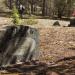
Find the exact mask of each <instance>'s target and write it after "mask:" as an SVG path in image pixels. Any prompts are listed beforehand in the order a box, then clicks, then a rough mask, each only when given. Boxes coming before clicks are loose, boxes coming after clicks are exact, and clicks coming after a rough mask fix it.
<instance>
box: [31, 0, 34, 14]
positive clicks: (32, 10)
mask: <svg viewBox="0 0 75 75" xmlns="http://www.w3.org/2000/svg"><path fill="white" fill-rule="evenodd" d="M33 12H34V7H33V0H32V2H31V14H33Z"/></svg>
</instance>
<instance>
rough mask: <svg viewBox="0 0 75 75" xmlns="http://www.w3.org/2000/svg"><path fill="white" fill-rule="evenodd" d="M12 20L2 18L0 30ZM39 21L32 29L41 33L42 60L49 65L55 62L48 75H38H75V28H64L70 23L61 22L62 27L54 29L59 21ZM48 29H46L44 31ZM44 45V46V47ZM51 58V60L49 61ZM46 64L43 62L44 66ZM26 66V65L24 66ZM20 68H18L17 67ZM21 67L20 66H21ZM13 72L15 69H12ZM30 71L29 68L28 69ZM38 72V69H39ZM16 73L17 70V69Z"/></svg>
mask: <svg viewBox="0 0 75 75" xmlns="http://www.w3.org/2000/svg"><path fill="white" fill-rule="evenodd" d="M11 20H12V19H11V18H5V17H0V29H2V27H5V26H8V25H11V24H12V22H11ZM35 20H37V21H38V23H37V24H36V25H32V27H35V28H39V32H40V42H41V43H40V46H41V47H43V48H41V49H42V50H41V51H40V56H39V57H40V60H42V61H43V60H47V61H49V62H48V63H47V64H49V63H50V62H51V61H52V63H53V61H55V62H54V63H53V64H56V65H52V66H50V67H49V69H50V70H49V71H48V72H49V73H48V72H47V73H48V74H37V75H75V56H74V55H75V28H73V27H70V28H69V27H63V26H68V24H69V21H60V20H58V21H59V23H60V25H61V26H60V27H56V28H55V27H53V23H54V22H55V21H57V20H50V19H35ZM23 24H24V25H25V23H23ZM43 28H46V29H43ZM42 45H43V46H42ZM48 58H49V59H48ZM44 63H46V61H45V62H42V64H44ZM24 66H25V65H24ZM16 67H18V66H16ZM19 67H20V66H19ZM21 68H22V69H23V68H24V67H23V65H21V67H20V68H18V70H17V71H21V70H20V69H21ZM9 69H10V70H11V71H12V70H13V69H15V68H13V69H12V68H10V67H9ZM27 69H28V67H27ZM40 69H43V70H42V71H43V72H44V71H45V70H44V69H48V68H47V66H45V65H44V67H41V68H40ZM40 69H39V70H40ZM37 70H38V69H37ZM15 71H16V69H15ZM0 75H35V74H34V73H32V72H30V73H29V74H21V73H19V74H17V73H12V74H11V73H7V74H4V73H3V74H2V73H1V74H0Z"/></svg>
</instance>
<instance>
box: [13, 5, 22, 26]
mask: <svg viewBox="0 0 75 75" xmlns="http://www.w3.org/2000/svg"><path fill="white" fill-rule="evenodd" d="M12 18H13V20H12V21H13V23H14V24H15V25H19V24H20V23H21V19H20V15H19V12H18V9H17V8H16V6H14V7H13V10H12Z"/></svg>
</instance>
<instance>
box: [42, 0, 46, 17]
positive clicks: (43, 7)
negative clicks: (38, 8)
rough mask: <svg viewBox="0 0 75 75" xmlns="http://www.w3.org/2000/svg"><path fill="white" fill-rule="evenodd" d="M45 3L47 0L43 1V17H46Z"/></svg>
mask: <svg viewBox="0 0 75 75" xmlns="http://www.w3.org/2000/svg"><path fill="white" fill-rule="evenodd" d="M45 2H46V0H43V8H42V16H45Z"/></svg>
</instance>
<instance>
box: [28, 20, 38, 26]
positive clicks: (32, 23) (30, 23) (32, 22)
mask: <svg viewBox="0 0 75 75" xmlns="http://www.w3.org/2000/svg"><path fill="white" fill-rule="evenodd" d="M37 23H38V22H37V21H35V20H34V19H28V20H27V24H28V25H34V24H37Z"/></svg>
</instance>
